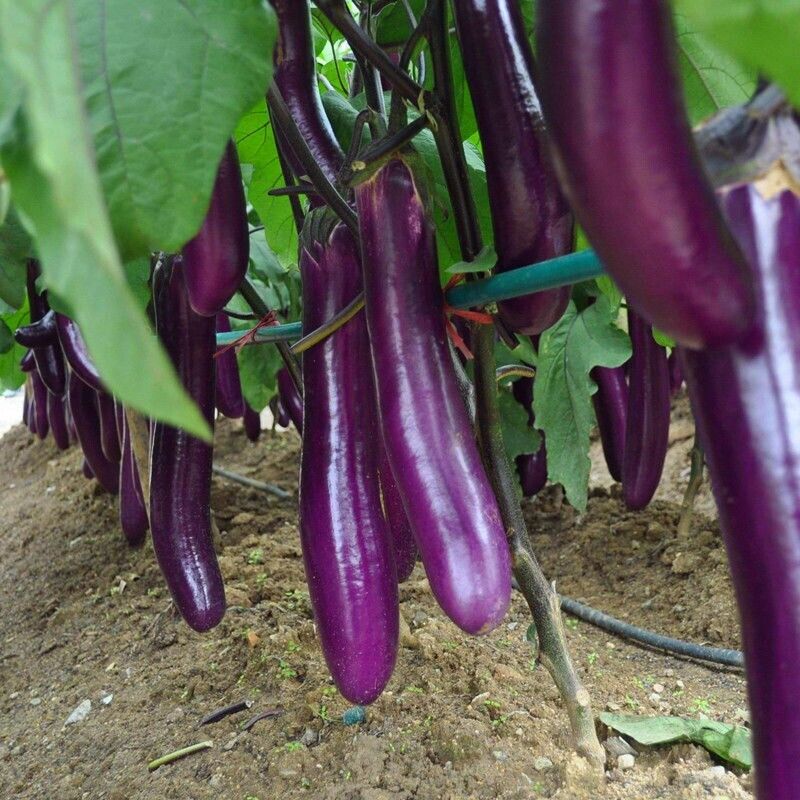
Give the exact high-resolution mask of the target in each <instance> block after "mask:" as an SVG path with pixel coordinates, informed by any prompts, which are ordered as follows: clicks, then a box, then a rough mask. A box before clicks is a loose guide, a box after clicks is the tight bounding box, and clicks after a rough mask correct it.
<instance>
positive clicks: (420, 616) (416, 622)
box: [411, 610, 428, 630]
mask: <svg viewBox="0 0 800 800" xmlns="http://www.w3.org/2000/svg"><path fill="white" fill-rule="evenodd" d="M427 621H428V615H427V614H426V613H425V612H424V611H422V610H420V611H416V612H415V613H414V616H413V617H412V618H411V627H412V628H414V629H415V630H416V629H417V628H421V627H422V626H423V625H425V623H426V622H427Z"/></svg>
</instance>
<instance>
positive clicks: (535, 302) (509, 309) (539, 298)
mask: <svg viewBox="0 0 800 800" xmlns="http://www.w3.org/2000/svg"><path fill="white" fill-rule="evenodd" d="M453 10H454V12H455V23H456V31H457V34H458V39H459V42H460V43H461V54H462V58H463V62H464V71H465V73H466V76H467V83H468V85H469V90H470V95H471V96H472V104H473V106H474V108H475V117H476V120H477V122H478V131H479V133H480V136H481V143H482V145H483V157H484V162H485V164H486V188H487V190H488V193H489V209H490V211H491V217H492V229H493V231H494V247H495V250H496V251H497V266H496V268H495V269H496V271H498V272H505V271H507V270H511V269H515V268H517V267H522V266H527V265H528V264H536V263H538V262H539V261H545V260H546V259H550V258H555V257H556V256H561V255H564V254H565V253H569V252H571V251H572V249H573V246H574V241H575V229H574V221H573V217H572V212H571V211H570V208H569V205H568V203H567V201H566V199H565V197H564V195H563V194H562V192H561V189H560V188H559V185H558V181H557V179H556V174H555V170H554V168H553V165H552V163H551V161H550V154H549V144H548V141H547V131H546V128H545V122H544V119H543V116H542V110H541V104H540V102H539V97H538V95H537V92H536V87H535V86H534V74H535V66H534V60H533V53H532V52H531V47H530V44H529V43H528V38H527V35H526V33H525V25H524V22H523V19H522V12H521V10H520V7H519V2H518V1H517V0H454V2H453ZM487 53H490V54H491V68H490V69H489V68H487V62H486V58H487ZM569 297H570V287H568V286H565V287H562V288H559V289H552V290H549V291H546V292H536V293H534V294H529V295H525V296H524V297H518V298H514V299H512V300H505V301H503V302H502V303H498V309H499V312H500V318H501V319H502V320H503V322H504V323H505V324H506V325H507V326H508V327H509V328H511V329H513V330H516V331H520V332H522V333H527V334H536V333H541V332H542V331H543V330H545V329H546V328H549V327H550V326H551V325H553V324H555V323H556V322H557V321H558V319H559V318H560V317H561V315H562V314H563V313H564V310H565V309H566V307H567V303H568V302H569Z"/></svg>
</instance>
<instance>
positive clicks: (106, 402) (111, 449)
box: [97, 392, 121, 464]
mask: <svg viewBox="0 0 800 800" xmlns="http://www.w3.org/2000/svg"><path fill="white" fill-rule="evenodd" d="M97 412H98V414H99V415H100V445H101V446H102V448H103V454H104V455H105V457H106V458H107V459H108V460H109V461H111V462H113V463H114V464H118V463H119V459H120V455H121V453H120V436H119V431H118V428H117V413H116V410H115V408H114V398H113V397H111V395H110V394H107V393H106V392H97Z"/></svg>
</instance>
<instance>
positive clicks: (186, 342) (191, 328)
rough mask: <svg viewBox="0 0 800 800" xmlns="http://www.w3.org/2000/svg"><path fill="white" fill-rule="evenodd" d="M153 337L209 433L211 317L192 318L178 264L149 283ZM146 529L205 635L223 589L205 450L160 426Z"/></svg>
mask: <svg viewBox="0 0 800 800" xmlns="http://www.w3.org/2000/svg"><path fill="white" fill-rule="evenodd" d="M153 298H154V306H155V313H156V331H157V332H158V335H159V337H160V339H161V342H162V344H163V345H164V347H165V349H166V351H167V353H168V354H169V356H170V358H171V359H172V363H173V364H174V366H175V369H176V370H177V372H178V377H179V378H180V380H181V383H182V384H183V387H184V389H186V391H187V392H188V394H189V396H190V397H191V398H192V399H193V400H194V401H195V403H197V405H198V406H199V408H200V411H201V412H202V414H203V416H204V417H205V418H206V421H207V422H208V424H209V425H210V426H211V427H212V428H213V426H214V388H215V385H214V351H215V349H216V324H215V319H214V317H213V316H203V315H201V314H198V313H196V312H195V311H194V310H193V308H192V306H191V304H190V302H189V292H188V288H187V286H186V283H185V281H184V266H183V263H182V260H181V258H180V257H177V258H175V259H173V260H171V263H164V264H161V265H159V267H157V269H156V271H155V274H154V279H153ZM150 447H151V450H150V530H151V534H152V537H153V549H154V550H155V553H156V558H157V559H158V564H159V566H160V567H161V572H162V573H163V575H164V578H165V580H166V582H167V586H168V587H169V591H170V594H171V595H172V599H173V601H174V603H175V606H176V607H177V609H178V611H179V612H180V614H181V616H182V617H183V618H184V619H185V620H186V622H187V623H188V624H189V626H190V627H192V628H194V630H196V631H206V630H209V629H210V628H213V627H214V626H215V625H217V624H218V623H219V622H220V620H221V619H222V617H223V615H224V613H225V589H224V586H223V582H222V575H221V573H220V570H219V564H218V563H217V556H216V553H215V552H214V543H213V541H212V536H211V507H210V506H211V467H212V457H213V451H212V447H211V445H210V444H207V443H206V442H204V441H202V440H200V439H197V438H195V437H194V436H191V435H190V434H188V433H187V432H186V431H184V430H182V429H181V428H173V427H172V426H171V425H166V424H164V423H161V422H156V423H155V424H154V426H153V430H152V435H151V440H150Z"/></svg>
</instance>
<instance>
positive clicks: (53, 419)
mask: <svg viewBox="0 0 800 800" xmlns="http://www.w3.org/2000/svg"><path fill="white" fill-rule="evenodd" d="M47 421H48V423H49V424H50V433H52V434H53V441H54V442H55V443H56V447H57V448H58V449H59V450H68V449H69V445H70V441H69V429H68V428H67V417H66V413H65V408H64V399H63V398H62V397H59V396H58V395H56V394H51V393H50V392H48V393H47Z"/></svg>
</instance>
